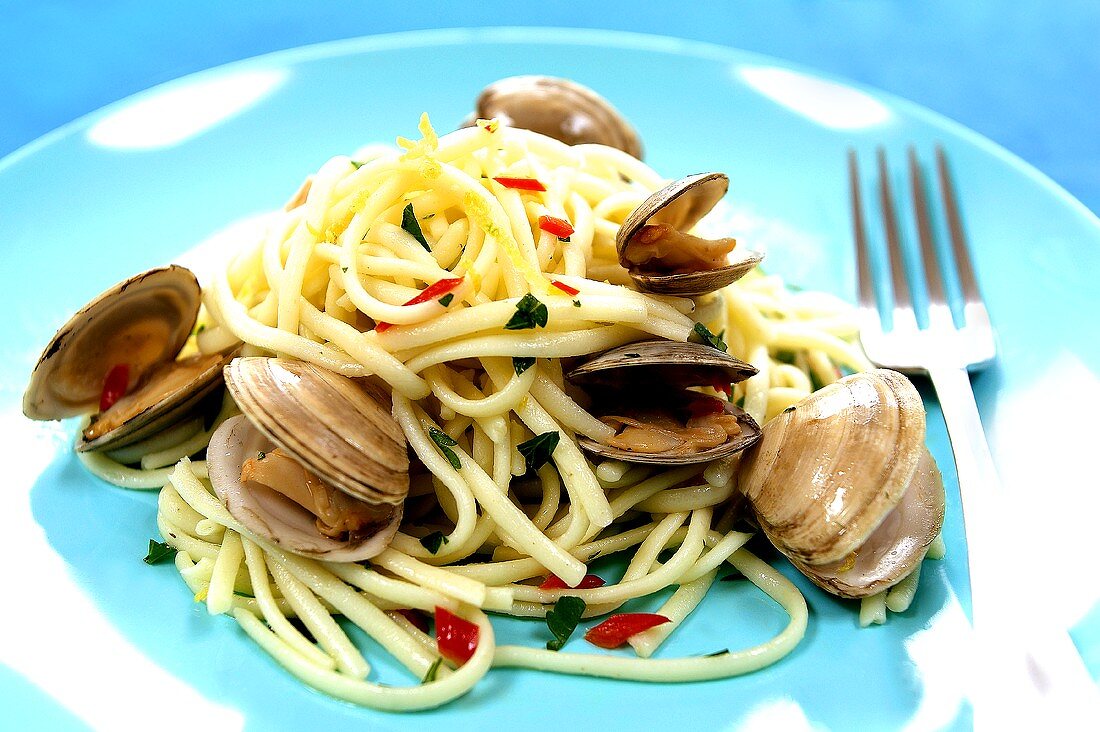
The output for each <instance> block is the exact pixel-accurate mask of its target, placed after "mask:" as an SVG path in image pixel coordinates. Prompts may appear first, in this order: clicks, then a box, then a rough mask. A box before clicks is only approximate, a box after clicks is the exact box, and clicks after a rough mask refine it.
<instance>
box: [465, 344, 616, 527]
mask: <svg viewBox="0 0 1100 732" xmlns="http://www.w3.org/2000/svg"><path fill="white" fill-rule="evenodd" d="M481 362H482V365H484V367H485V370H486V372H488V374H489V377H490V378H491V379H492V380H493V382H494V383H496V384H497V386H498V388H499V386H500V384H501V382H502V381H504V379H505V378H506V376H505V375H506V374H507V372H508V367H507V366H505V365H504V364H503V363H502V362H501V361H498V360H495V359H488V358H483V359H482V360H481ZM537 368H538V367H537V366H533V367H532V368H531V369H530V370H535V369H537ZM516 414H517V415H519V418H520V419H522V420H523V423H524V424H525V425H527V426H528V427H529V428H530V429H531V431H532V432H534V433H535V434H536V435H539V434H546V433H547V432H557V433H558V436H559V439H558V444H557V447H556V448H555V449H554V451H553V454H552V458H553V460H554V465H556V466H557V468H558V473H560V474H561V479H562V482H563V483H564V484H565V490H566V492H567V493H569V500H570V502H571V503H573V504H574V505H579V506H581V507H582V508H583V509H584V512H585V515H586V516H587V517H588V520H589V522H591V523H592V524H593V525H594V526H597V527H601V528H602V527H604V526H607V525H608V524H610V523H611V519H612V514H611V506H610V504H609V503H608V501H607V496H606V495H605V494H604V492H603V487H602V486H601V485H600V482H599V481H598V480H596V476H595V474H593V473H592V470H591V469H590V468H589V467H588V462H587V461H586V460H585V459H584V455H583V454H581V449H580V447H578V446H577V443H576V441H575V439H574V437H573V436H572V435H571V434H569V433H568V432H567V431H564V430H562V429H561V427H560V425H558V423H557V422H556V421H555V420H554V418H553V417H551V416H550V414H549V413H548V412H547V411H546V409H544V408H543V407H542V405H541V404H539V401H538V400H537V399H535V398H533V397H529V398H528V399H527V400H526V401H525V402H523V403H521V404H520V405H519V406H518V408H517V409H516ZM577 539H578V540H579V539H580V536H578V537H577Z"/></svg>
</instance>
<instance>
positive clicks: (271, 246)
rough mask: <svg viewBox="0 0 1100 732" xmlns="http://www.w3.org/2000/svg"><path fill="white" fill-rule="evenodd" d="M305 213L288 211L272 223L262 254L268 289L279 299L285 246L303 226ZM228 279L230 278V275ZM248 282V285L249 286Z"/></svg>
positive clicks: (264, 279) (264, 278) (264, 276)
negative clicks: (288, 239)
mask: <svg viewBox="0 0 1100 732" xmlns="http://www.w3.org/2000/svg"><path fill="white" fill-rule="evenodd" d="M302 215H303V211H301V210H294V211H288V212H286V213H285V214H283V215H282V216H280V217H279V218H277V219H275V220H273V221H272V222H270V224H269V226H268V230H267V236H266V237H264V242H263V246H262V252H261V264H262V267H263V281H264V282H265V283H266V284H267V288H268V289H269V290H270V291H271V292H272V293H273V294H274V295H275V296H276V297H278V294H279V283H280V282H281V281H282V279H283V246H284V244H285V243H286V240H287V238H288V237H289V236H291V235H292V234H293V233H294V231H295V230H296V229H297V228H298V226H299V225H301V224H302V222H303V219H302ZM226 274H227V277H228V273H226ZM247 282H248V281H247V280H246V284H247Z"/></svg>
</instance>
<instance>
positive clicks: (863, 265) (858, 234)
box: [848, 148, 878, 311]
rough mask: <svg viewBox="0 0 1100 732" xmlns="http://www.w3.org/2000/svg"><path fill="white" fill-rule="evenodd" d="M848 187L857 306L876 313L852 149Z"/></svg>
mask: <svg viewBox="0 0 1100 732" xmlns="http://www.w3.org/2000/svg"><path fill="white" fill-rule="evenodd" d="M848 186H849V191H850V194H851V200H852V235H853V238H854V239H855V241H856V279H857V280H858V284H859V306H860V307H861V308H869V309H871V310H874V311H877V310H878V304H877V303H876V301H875V285H874V279H873V277H872V275H871V255H870V251H869V250H868V249H867V232H866V231H865V230H864V228H863V196H862V194H861V193H860V185H859V163H858V162H857V161H856V151H855V150H853V149H852V148H848Z"/></svg>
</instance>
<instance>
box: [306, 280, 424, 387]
mask: <svg viewBox="0 0 1100 732" xmlns="http://www.w3.org/2000/svg"><path fill="white" fill-rule="evenodd" d="M301 305H302V311H301V312H302V322H303V323H305V324H306V325H308V326H309V327H310V328H311V329H312V330H313V331H314V332H316V333H317V334H318V335H320V336H321V337H322V338H325V339H327V340H329V341H330V342H332V343H335V344H336V345H338V346H340V348H342V349H344V351H345V352H347V353H348V354H350V355H351V357H352V358H355V359H357V360H358V361H359V362H360V363H361V364H370V367H369V370H368V369H367V368H365V367H364V368H363V370H364V373H363V374H360V375H366V374H367V373H375V374H377V375H378V376H380V377H382V378H383V379H385V381H386V383H388V384H389V385H390V386H392V387H393V388H394V389H396V390H397V391H400V392H401V393H402V394H405V395H406V396H408V397H410V398H412V399H423V398H424V397H426V396H428V394H429V393H430V392H431V388H430V387H429V386H428V383H427V382H426V381H424V380H423V379H422V378H420V377H419V376H417V375H416V372H414V371H412V370H411V369H409V368H408V367H407V366H406V365H405V364H403V363H401V362H400V361H398V360H397V359H396V358H394V357H393V356H391V355H390V354H389V353H387V352H386V351H385V350H384V349H383V348H381V347H380V346H379V345H378V342H377V340H376V339H375V338H373V337H372V334H371V333H360V332H359V331H358V330H356V329H355V328H354V327H352V326H350V325H348V324H347V323H344V322H342V321H339V320H337V319H336V318H333V317H332V316H329V315H325V314H324V313H322V312H321V311H319V310H317V308H315V307H313V305H311V304H310V303H309V302H307V301H306V300H304V299H303V300H302V303H301ZM322 365H323V364H322Z"/></svg>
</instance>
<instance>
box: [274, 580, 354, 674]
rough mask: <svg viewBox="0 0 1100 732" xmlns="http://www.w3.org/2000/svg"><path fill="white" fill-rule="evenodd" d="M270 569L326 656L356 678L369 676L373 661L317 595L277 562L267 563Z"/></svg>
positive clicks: (276, 584) (339, 668) (276, 583)
mask: <svg viewBox="0 0 1100 732" xmlns="http://www.w3.org/2000/svg"><path fill="white" fill-rule="evenodd" d="M267 568H268V570H269V571H270V572H271V576H272V578H273V579H274V580H275V586H276V587H278V588H279V592H281V593H282V595H283V597H285V598H286V601H287V603H288V604H289V605H290V606H291V607H292V608H293V610H294V612H295V614H296V615H297V617H298V619H299V620H301V621H302V623H303V624H304V625H305V626H306V628H307V629H309V632H310V633H312V634H313V637H314V638H316V639H317V643H318V644H319V645H320V646H321V648H323V649H324V650H325V653H326V655H328V656H329V657H330V658H332V659H333V660H334V661H335V667H336V669H337V670H338V671H339V672H340V673H342V674H347V675H348V676H352V677H354V678H359V679H362V678H366V676H367V674H369V673H370V664H369V663H367V659H365V658H363V654H362V653H360V652H359V649H358V648H356V647H355V644H354V643H352V641H351V639H350V638H349V637H348V635H347V633H345V632H344V631H343V629H342V628H341V627H340V626H339V624H337V622H336V620H335V619H334V618H333V617H332V614H331V613H329V611H328V610H327V609H326V608H325V606H324V605H323V604H322V603H321V601H320V600H318V599H317V596H316V595H314V594H313V592H312V591H311V590H310V589H309V588H308V587H306V586H305V585H304V584H303V583H302V582H300V581H298V579H297V578H296V577H294V575H292V574H291V573H290V572H288V571H286V570H285V569H284V568H283V567H282V566H281V565H279V564H278V563H277V562H269V563H267ZM269 624H270V622H269ZM273 627H274V626H273ZM292 627H293V626H292ZM277 634H278V633H277Z"/></svg>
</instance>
